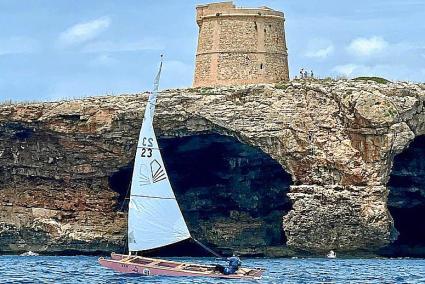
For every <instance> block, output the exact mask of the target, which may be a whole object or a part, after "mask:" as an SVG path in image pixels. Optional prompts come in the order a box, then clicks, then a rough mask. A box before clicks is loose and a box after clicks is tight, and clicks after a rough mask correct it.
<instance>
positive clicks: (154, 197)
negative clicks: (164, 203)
mask: <svg viewBox="0 0 425 284" xmlns="http://www.w3.org/2000/svg"><path fill="white" fill-rule="evenodd" d="M130 196H134V197H144V198H153V199H175V198H173V197H160V196H148V195H137V194H132V195H130Z"/></svg>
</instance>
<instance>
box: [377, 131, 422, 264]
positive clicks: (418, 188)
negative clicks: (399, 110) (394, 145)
mask: <svg viewBox="0 0 425 284" xmlns="http://www.w3.org/2000/svg"><path fill="white" fill-rule="evenodd" d="M388 188H389V190H390V192H389V196H388V209H389V211H390V213H391V216H392V217H393V219H394V228H395V230H394V231H393V237H394V239H395V241H394V242H393V243H392V244H391V245H390V246H389V247H388V248H387V249H386V250H385V254H388V255H391V256H399V257H407V256H409V257H424V256H425V218H424V217H425V135H423V136H418V137H416V138H415V140H414V141H413V142H412V143H411V144H410V145H409V147H408V148H407V149H406V150H405V151H403V152H402V153H400V154H399V155H397V156H396V157H395V158H394V164H393V168H392V171H391V175H390V179H389V182H388Z"/></svg>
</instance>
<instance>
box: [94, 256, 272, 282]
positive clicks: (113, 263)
mask: <svg viewBox="0 0 425 284" xmlns="http://www.w3.org/2000/svg"><path fill="white" fill-rule="evenodd" d="M99 263H100V265H102V266H103V267H106V268H110V269H113V270H115V271H117V272H121V273H126V274H139V275H144V276H191V277H194V276H203V277H215V278H227V279H260V278H261V276H262V274H263V272H264V269H261V268H240V269H239V270H238V271H237V272H236V273H235V274H231V275H224V274H222V273H220V272H218V271H217V270H216V269H215V267H214V266H212V265H200V264H194V263H185V262H177V261H168V260H163V259H154V258H147V257H141V256H128V255H122V254H115V253H112V254H111V258H110V259H106V258H103V257H101V258H99Z"/></svg>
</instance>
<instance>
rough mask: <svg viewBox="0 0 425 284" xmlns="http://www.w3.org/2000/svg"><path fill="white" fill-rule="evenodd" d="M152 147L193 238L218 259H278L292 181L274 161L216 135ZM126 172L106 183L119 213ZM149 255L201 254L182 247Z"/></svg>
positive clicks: (187, 245) (169, 139)
mask: <svg viewBox="0 0 425 284" xmlns="http://www.w3.org/2000/svg"><path fill="white" fill-rule="evenodd" d="M158 143H159V145H160V148H161V153H162V155H163V159H164V163H165V166H166V168H167V171H168V174H169V176H170V180H171V184H172V186H173V188H174V191H175V194H176V198H177V200H178V202H179V205H180V207H181V209H182V211H183V215H184V216H185V219H186V221H187V223H188V226H189V229H190V231H191V233H192V235H193V236H195V237H196V238H197V239H199V240H200V241H202V242H204V243H205V244H207V245H208V246H210V247H212V248H214V249H215V250H217V251H219V252H221V253H224V254H229V253H231V252H232V251H238V252H239V253H240V254H246V255H259V256H261V255H273V254H275V255H279V254H282V252H279V250H281V249H284V245H285V244H286V238H285V235H284V232H283V229H282V217H283V216H284V215H285V214H286V213H287V212H288V211H289V210H290V209H291V206H292V205H291V202H290V200H289V198H288V197H287V192H288V191H289V186H290V185H291V184H292V178H291V176H290V175H289V174H288V173H287V172H285V171H284V170H283V168H282V166H281V165H280V164H279V163H278V162H276V161H275V160H273V159H272V158H271V157H270V156H269V155H267V154H265V153H264V152H263V151H261V150H260V149H259V148H256V147H252V146H249V145H247V144H244V143H242V142H240V141H239V140H237V139H236V138H233V137H229V136H224V135H219V134H200V135H193V136H186V137H178V138H176V137H167V138H160V139H159V140H158ZM132 167H133V165H132V164H130V165H128V166H127V167H124V168H122V169H121V170H119V171H118V172H116V173H114V174H113V175H112V176H111V177H110V179H109V182H110V186H111V188H112V189H114V190H115V191H117V192H118V193H119V196H120V197H119V202H120V204H121V205H120V207H123V208H127V206H128V205H127V204H126V202H125V199H124V197H125V193H126V191H127V188H128V185H129V182H130V179H131V173H132ZM122 205H123V206H122ZM155 254H158V255H187V254H190V255H202V254H204V251H203V250H202V249H200V248H197V246H194V245H193V244H191V243H186V242H182V243H181V244H177V245H175V246H173V247H169V248H166V249H162V250H159V251H158V252H155Z"/></svg>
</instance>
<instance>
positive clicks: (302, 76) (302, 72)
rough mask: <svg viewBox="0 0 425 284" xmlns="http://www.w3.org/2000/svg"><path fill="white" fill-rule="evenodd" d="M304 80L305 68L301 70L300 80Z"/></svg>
mask: <svg viewBox="0 0 425 284" xmlns="http://www.w3.org/2000/svg"><path fill="white" fill-rule="evenodd" d="M302 78H304V68H301V70H300V79H302Z"/></svg>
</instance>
